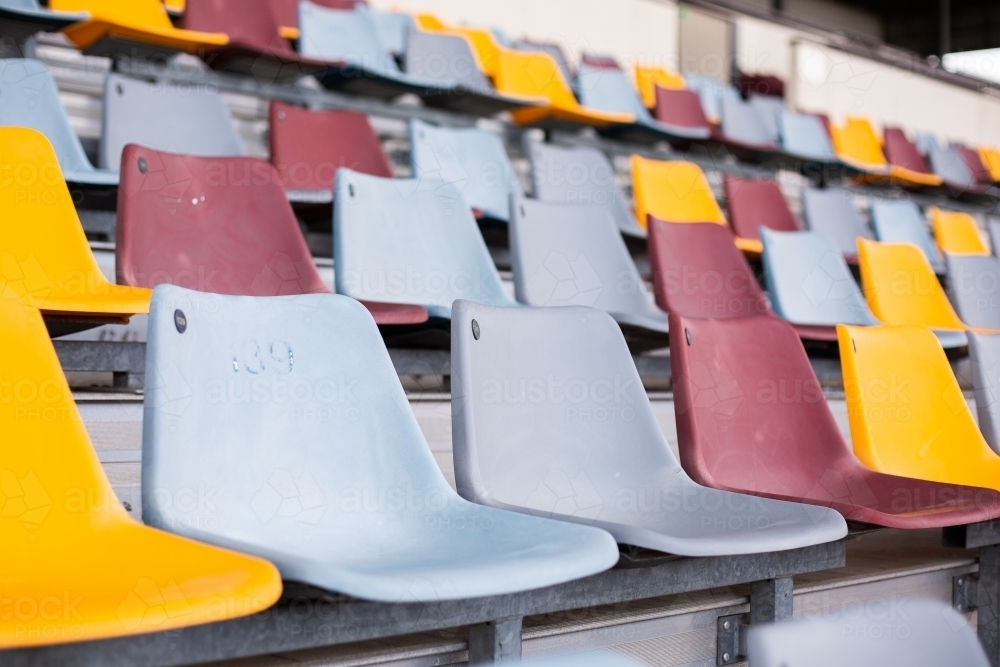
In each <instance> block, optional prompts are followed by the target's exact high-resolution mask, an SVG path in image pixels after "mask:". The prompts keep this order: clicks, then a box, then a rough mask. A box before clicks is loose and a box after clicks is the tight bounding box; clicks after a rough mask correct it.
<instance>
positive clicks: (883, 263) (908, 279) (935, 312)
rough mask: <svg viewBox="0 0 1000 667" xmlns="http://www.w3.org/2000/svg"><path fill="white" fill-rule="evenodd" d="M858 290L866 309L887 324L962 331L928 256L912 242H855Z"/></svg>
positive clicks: (961, 323) (960, 321) (965, 327)
mask: <svg viewBox="0 0 1000 667" xmlns="http://www.w3.org/2000/svg"><path fill="white" fill-rule="evenodd" d="M858 265H859V267H860V269H861V288H862V289H863V290H864V293H865V299H867V301H868V307H869V308H870V309H871V311H872V313H873V314H874V315H875V317H876V318H878V319H879V320H881V321H882V322H885V323H886V324H895V325H906V326H918V327H929V328H931V329H934V330H935V331H965V330H967V329H969V328H970V327H969V326H968V325H966V324H965V323H964V322H962V320H961V319H959V317H958V315H957V314H956V313H955V309H954V308H952V305H951V302H950V301H948V296H947V295H946V294H945V292H944V289H943V288H942V287H941V283H940V282H938V279H937V276H936V275H935V274H934V269H933V268H932V267H931V263H930V262H929V261H928V260H927V255H925V254H924V252H923V251H922V250H921V249H920V247H919V246H917V245H914V244H912V243H879V242H878V241H869V240H867V239H862V238H859V239H858Z"/></svg>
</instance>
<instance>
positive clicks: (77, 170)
mask: <svg viewBox="0 0 1000 667" xmlns="http://www.w3.org/2000/svg"><path fill="white" fill-rule="evenodd" d="M0 126H3V127H30V128H32V129H35V130H38V131H39V132H41V133H42V134H44V135H45V136H46V137H47V138H48V140H49V141H50V142H52V147H53V148H54V149H55V152H56V156H57V157H58V158H59V166H60V168H61V169H62V172H63V176H64V177H65V179H66V180H67V181H68V182H70V183H74V184H80V185H86V186H93V187H108V186H114V185H117V184H118V174H116V173H114V172H112V171H104V170H98V169H94V166H93V165H92V164H90V160H89V159H88V158H87V154H86V153H85V152H84V151H83V145H82V144H81V143H80V138H79V137H78V136H77V135H76V132H75V131H73V127H72V126H71V125H70V122H69V116H68V115H67V114H66V109H64V108H63V105H62V102H61V101H60V100H59V90H58V89H57V88H56V84H55V81H53V79H52V74H51V73H50V72H49V69H48V68H47V67H46V66H45V65H44V64H43V63H42V62H40V61H38V60H30V59H20V58H15V59H9V60H0Z"/></svg>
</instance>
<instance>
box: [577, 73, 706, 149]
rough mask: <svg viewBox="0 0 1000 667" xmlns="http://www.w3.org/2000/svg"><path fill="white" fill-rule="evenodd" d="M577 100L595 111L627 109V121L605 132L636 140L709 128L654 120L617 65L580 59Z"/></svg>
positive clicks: (700, 135) (685, 135) (701, 133)
mask: <svg viewBox="0 0 1000 667" xmlns="http://www.w3.org/2000/svg"><path fill="white" fill-rule="evenodd" d="M577 89H578V92H579V96H580V104H582V105H583V106H585V107H587V108H589V109H597V110H599V111H609V112H614V113H630V114H632V115H633V116H635V122H634V123H633V124H631V125H617V126H613V127H611V128H608V129H607V130H606V131H605V133H606V134H611V135H614V136H618V137H621V138H623V139H633V140H638V141H643V140H645V141H649V140H653V141H658V140H663V139H667V140H669V139H708V138H709V137H710V136H711V134H712V133H711V132H710V131H709V130H708V129H707V128H701V127H681V126H680V125H670V124H668V123H663V122H661V121H658V120H656V119H655V118H653V116H652V115H651V114H650V113H649V109H647V108H646V107H645V105H644V104H643V103H642V99H641V98H640V97H639V93H638V92H637V91H636V89H635V86H633V85H632V82H631V81H629V79H628V77H627V76H626V75H625V72H623V71H622V70H620V69H618V68H617V67H615V68H611V67H594V66H592V65H588V64H586V63H581V64H580V67H579V68H578V70H577Z"/></svg>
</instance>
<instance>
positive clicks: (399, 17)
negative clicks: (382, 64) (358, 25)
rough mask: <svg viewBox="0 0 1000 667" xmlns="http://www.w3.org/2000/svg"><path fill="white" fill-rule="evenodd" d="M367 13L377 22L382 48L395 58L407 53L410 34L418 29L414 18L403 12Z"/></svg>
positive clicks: (371, 10) (373, 10) (378, 11)
mask: <svg viewBox="0 0 1000 667" xmlns="http://www.w3.org/2000/svg"><path fill="white" fill-rule="evenodd" d="M367 11H368V14H369V15H370V16H371V18H372V21H374V22H375V31H376V32H377V33H378V39H379V42H380V43H381V44H382V46H384V47H385V48H387V49H388V50H389V53H391V54H393V55H395V56H401V55H403V54H404V53H406V45H407V43H408V40H409V35H410V32H411V30H413V29H415V28H416V23H415V22H414V20H413V17H412V16H411V15H410V14H407V13H405V12H401V11H391V12H383V11H380V10H378V9H368V10H367Z"/></svg>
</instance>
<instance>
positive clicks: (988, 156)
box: [979, 147, 1000, 183]
mask: <svg viewBox="0 0 1000 667" xmlns="http://www.w3.org/2000/svg"><path fill="white" fill-rule="evenodd" d="M979 157H980V159H982V161H983V166H984V167H986V171H988V172H989V174H990V176H991V177H992V178H993V181H994V182H996V183H1000V148H987V147H982V148H980V149H979Z"/></svg>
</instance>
